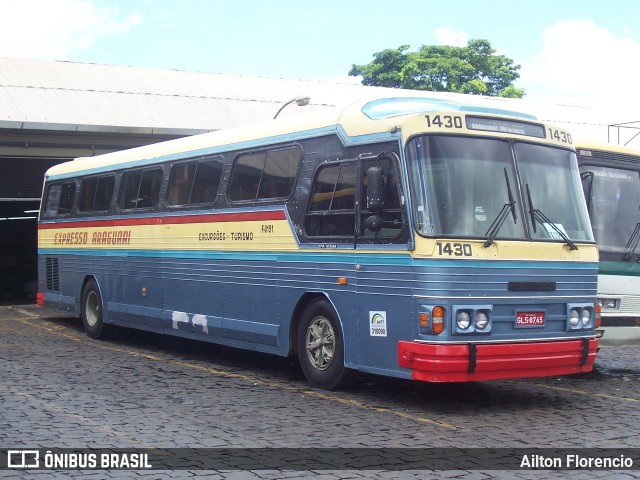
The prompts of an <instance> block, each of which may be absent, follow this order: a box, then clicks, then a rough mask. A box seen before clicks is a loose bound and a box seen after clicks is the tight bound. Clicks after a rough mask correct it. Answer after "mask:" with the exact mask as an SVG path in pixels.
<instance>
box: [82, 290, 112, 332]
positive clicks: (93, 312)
mask: <svg viewBox="0 0 640 480" xmlns="http://www.w3.org/2000/svg"><path fill="white" fill-rule="evenodd" d="M82 324H83V325H84V330H85V332H87V335H89V336H90V337H91V338H95V339H97V340H105V339H107V338H109V337H110V336H111V333H112V332H113V326H112V325H107V324H106V323H104V320H103V317H102V296H101V295H100V289H99V288H98V284H97V283H96V281H95V280H93V279H91V280H89V281H88V282H87V285H86V286H85V287H84V291H83V293H82Z"/></svg>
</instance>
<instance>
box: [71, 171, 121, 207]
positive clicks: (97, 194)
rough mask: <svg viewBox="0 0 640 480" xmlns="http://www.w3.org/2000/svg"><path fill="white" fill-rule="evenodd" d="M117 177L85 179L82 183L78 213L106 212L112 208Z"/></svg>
mask: <svg viewBox="0 0 640 480" xmlns="http://www.w3.org/2000/svg"><path fill="white" fill-rule="evenodd" d="M114 185H115V177H114V176H113V175H107V176H104V177H93V178H85V179H83V180H82V182H81V183H80V199H79V201H78V211H80V212H106V211H107V210H109V207H110V206H111V199H112V198H113V187H114Z"/></svg>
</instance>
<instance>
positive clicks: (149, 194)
mask: <svg viewBox="0 0 640 480" xmlns="http://www.w3.org/2000/svg"><path fill="white" fill-rule="evenodd" d="M162 176H163V175H162V169H161V168H153V169H149V170H135V171H131V172H125V173H124V174H123V175H122V187H121V188H120V198H119V201H118V206H119V207H120V209H121V210H132V209H136V208H153V207H155V206H156V204H157V203H158V196H159V195H160V185H161V183H162Z"/></svg>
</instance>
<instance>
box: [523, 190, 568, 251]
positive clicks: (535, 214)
mask: <svg viewBox="0 0 640 480" xmlns="http://www.w3.org/2000/svg"><path fill="white" fill-rule="evenodd" d="M526 187H527V200H529V215H530V216H531V226H532V227H533V233H536V220H537V221H538V222H540V223H542V224H545V225H549V226H550V227H551V228H553V230H554V231H555V232H556V233H557V234H558V235H560V238H562V239H563V240H564V241H565V243H566V244H567V245H569V249H571V250H578V247H577V246H576V244H575V243H573V242H572V241H571V239H570V238H569V237H568V236H567V234H566V233H564V232H563V231H562V230H560V229H559V228H558V226H557V225H556V224H555V223H553V222H552V221H551V220H549V218H548V217H547V216H546V215H545V214H544V213H542V212H541V211H540V210H538V209H537V208H534V207H533V202H532V201H531V192H530V191H529V184H528V183H527V185H526Z"/></svg>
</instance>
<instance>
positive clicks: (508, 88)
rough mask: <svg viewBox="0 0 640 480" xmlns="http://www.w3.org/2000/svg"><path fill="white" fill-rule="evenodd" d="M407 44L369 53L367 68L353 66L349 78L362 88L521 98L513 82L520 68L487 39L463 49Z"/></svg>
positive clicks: (522, 91) (521, 94) (520, 91)
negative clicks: (356, 78) (358, 81)
mask: <svg viewBox="0 0 640 480" xmlns="http://www.w3.org/2000/svg"><path fill="white" fill-rule="evenodd" d="M408 50H409V45H401V46H400V47H398V48H396V49H386V50H383V51H381V52H377V53H374V54H373V57H374V60H373V61H372V62H371V63H369V64H367V65H353V66H352V67H351V70H350V71H349V75H352V76H362V83H363V85H371V86H377V87H391V88H408V89H412V90H430V91H435V92H456V93H469V94H474V95H489V96H502V97H511V98H522V97H523V96H524V90H522V89H520V88H516V87H515V86H514V85H513V82H514V81H515V80H516V79H518V78H519V77H520V74H519V73H518V70H520V65H515V64H514V62H513V60H511V59H510V58H507V57H505V56H504V55H496V54H495V53H496V51H495V50H494V49H493V48H492V47H491V44H490V43H489V41H488V40H469V42H468V43H467V46H466V47H452V46H449V45H423V46H422V47H421V48H420V50H418V51H417V52H409V51H408Z"/></svg>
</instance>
